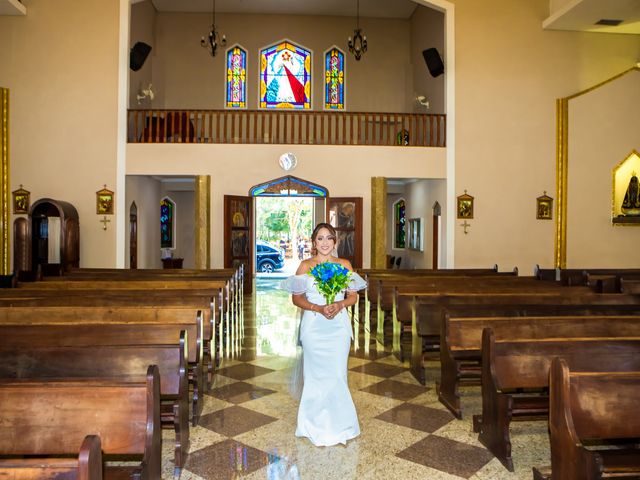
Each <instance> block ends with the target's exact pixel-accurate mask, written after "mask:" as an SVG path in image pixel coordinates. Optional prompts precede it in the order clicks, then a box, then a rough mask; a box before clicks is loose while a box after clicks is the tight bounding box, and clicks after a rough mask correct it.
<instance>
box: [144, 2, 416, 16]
mask: <svg viewBox="0 0 640 480" xmlns="http://www.w3.org/2000/svg"><path fill="white" fill-rule="evenodd" d="M151 1H152V2H153V5H154V6H155V7H156V10H158V11H159V12H211V11H212V9H213V0H151ZM416 6H417V4H416V3H415V2H413V1H412V0H360V16H361V17H381V18H409V17H410V16H411V15H412V14H413V11H414V10H415V8H416ZM216 12H220V13H252V14H261V13H263V14H278V13H280V14H287V15H334V16H340V17H355V16H356V0H216Z"/></svg>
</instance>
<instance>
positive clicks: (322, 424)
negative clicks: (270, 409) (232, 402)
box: [283, 273, 366, 446]
mask: <svg viewBox="0 0 640 480" xmlns="http://www.w3.org/2000/svg"><path fill="white" fill-rule="evenodd" d="M365 286H366V283H365V281H364V280H363V279H362V277H360V276H359V275H358V274H356V273H352V278H351V282H350V284H349V289H350V290H360V289H362V288H364V287H365ZM283 287H284V288H285V289H286V290H288V291H289V292H290V293H294V294H301V293H304V294H305V295H306V297H307V300H309V301H310V302H312V303H315V304H318V305H325V304H326V301H325V299H324V297H323V296H322V295H321V294H320V292H318V289H317V288H316V286H315V282H314V279H313V277H312V276H310V275H295V276H293V277H289V278H288V279H287V280H285V282H283ZM343 298H344V293H339V294H338V295H337V296H336V301H340V300H342V299H343ZM352 337H353V333H352V327H351V320H350V318H349V314H348V312H347V310H346V309H343V310H342V311H341V312H340V313H339V314H338V315H336V316H335V317H334V318H333V319H331V320H329V319H327V318H326V317H324V316H323V315H322V314H320V313H316V312H312V311H309V310H304V313H303V315H302V320H301V322H300V342H301V343H302V351H303V365H304V367H303V378H304V386H303V389H302V396H301V398H300V407H299V409H298V426H297V428H296V436H298V437H307V438H308V439H309V440H311V442H312V443H313V444H314V445H316V446H331V445H336V444H338V443H342V444H346V443H347V440H350V439H352V438H355V437H357V436H358V435H359V434H360V425H359V424H358V415H357V414H356V407H355V405H354V404H353V400H352V399H351V394H350V393H349V385H348V384H347V360H348V358H349V349H350V347H351V339H352Z"/></svg>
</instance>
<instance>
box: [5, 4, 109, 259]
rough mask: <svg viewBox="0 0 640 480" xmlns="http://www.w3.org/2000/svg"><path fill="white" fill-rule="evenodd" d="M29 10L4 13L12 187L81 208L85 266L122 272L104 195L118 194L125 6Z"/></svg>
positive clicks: (31, 6) (62, 6) (37, 6)
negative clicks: (99, 202) (103, 212)
mask: <svg viewBox="0 0 640 480" xmlns="http://www.w3.org/2000/svg"><path fill="white" fill-rule="evenodd" d="M24 3H25V5H26V7H27V11H28V15H26V16H24V17H8V16H0V45H2V48H0V85H2V86H4V87H8V88H9V89H10V90H11V178H10V182H11V189H12V190H15V189H17V188H18V186H19V184H23V186H24V188H25V189H26V190H28V191H30V192H31V202H32V203H33V202H35V201H36V200H38V199H40V198H43V197H49V198H54V199H58V200H64V201H67V202H69V203H71V204H73V205H74V206H75V207H76V209H77V210H78V214H79V217H80V239H81V241H80V266H92V267H108V266H113V265H114V264H115V261H116V259H115V231H116V230H115V216H112V217H111V223H109V226H108V230H106V231H105V230H103V229H102V224H101V223H100V222H99V220H100V218H101V217H99V216H98V215H96V191H98V190H100V189H102V188H103V185H104V184H106V185H107V188H109V189H111V190H115V181H116V165H115V156H116V137H117V130H116V119H117V113H116V112H117V80H118V77H117V76H118V15H119V5H118V2H117V1H116V0H109V1H105V0H86V1H82V2H78V1H73V0H59V1H56V2H50V1H43V0H25V2H24ZM97 19H98V20H97ZM116 195H118V193H116ZM12 221H13V219H12Z"/></svg>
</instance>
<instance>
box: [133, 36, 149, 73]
mask: <svg viewBox="0 0 640 480" xmlns="http://www.w3.org/2000/svg"><path fill="white" fill-rule="evenodd" d="M149 52H151V45H147V44H146V43H144V42H137V43H136V44H135V45H134V46H133V48H132V49H131V52H130V53H129V68H131V70H133V71H134V72H137V71H138V70H140V69H141V68H142V65H144V62H145V60H146V59H147V57H148V56H149Z"/></svg>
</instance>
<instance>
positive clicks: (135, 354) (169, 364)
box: [0, 330, 188, 395]
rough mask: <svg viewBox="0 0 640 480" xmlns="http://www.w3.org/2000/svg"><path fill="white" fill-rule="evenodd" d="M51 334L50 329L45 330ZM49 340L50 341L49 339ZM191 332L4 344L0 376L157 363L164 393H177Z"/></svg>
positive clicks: (126, 370)
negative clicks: (149, 338)
mask: <svg viewBox="0 0 640 480" xmlns="http://www.w3.org/2000/svg"><path fill="white" fill-rule="evenodd" d="M43 333H44V334H47V335H49V334H51V332H50V331H47V332H43ZM47 341H50V339H48V340H47ZM186 347H187V332H186V331H184V330H183V331H182V332H181V335H180V338H179V339H178V338H176V342H175V343H174V344H169V345H89V346H74V347H51V346H42V345H34V346H31V347H29V348H28V349H27V348H22V347H16V346H14V345H13V342H5V343H4V344H3V345H2V346H0V378H13V379H21V378H22V379H25V378H26V379H44V378H60V377H70V378H98V377H110V378H114V377H118V376H133V375H136V374H137V373H139V372H143V371H144V370H145V368H147V366H148V365H151V364H155V365H157V366H158V371H159V373H160V378H161V380H162V381H161V384H160V387H161V393H162V394H163V395H177V394H178V393H179V392H180V391H181V388H186V384H185V385H181V384H180V382H181V381H182V380H185V381H186V371H185V372H183V374H182V375H183V376H182V378H181V376H180V373H181V372H180V371H181V369H183V370H186V368H187V361H188V358H187V349H186Z"/></svg>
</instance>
